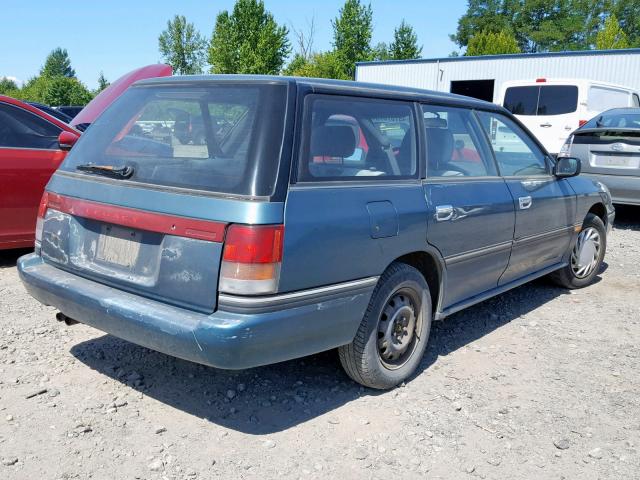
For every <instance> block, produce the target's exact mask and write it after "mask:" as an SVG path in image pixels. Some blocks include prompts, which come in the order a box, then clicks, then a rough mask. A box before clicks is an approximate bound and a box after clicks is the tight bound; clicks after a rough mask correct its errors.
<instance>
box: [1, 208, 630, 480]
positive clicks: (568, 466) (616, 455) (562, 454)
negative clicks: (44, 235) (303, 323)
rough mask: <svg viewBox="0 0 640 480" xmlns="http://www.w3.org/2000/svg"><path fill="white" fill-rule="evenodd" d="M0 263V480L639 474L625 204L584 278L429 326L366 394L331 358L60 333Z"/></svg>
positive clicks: (523, 292) (11, 265) (10, 262)
mask: <svg viewBox="0 0 640 480" xmlns="http://www.w3.org/2000/svg"><path fill="white" fill-rule="evenodd" d="M17 257H18V254H17V253H4V254H0V312H1V313H2V317H1V318H2V324H1V326H0V460H1V462H2V463H1V464H0V478H6V479H34V478H38V479H49V478H52V479H57V478H60V479H62V478H65V479H66V478H80V479H85V478H93V479H103V478H104V479H115V478H117V479H121V478H122V479H124V478H171V479H173V478H176V479H182V478H185V479H195V478H276V477H278V478H301V477H308V478H327V477H329V478H331V477H335V476H340V477H341V478H380V479H388V478H391V476H394V478H425V477H427V476H428V477H429V478H456V479H458V478H473V477H479V478H496V479H505V478H508V479H531V478H554V479H562V478H568V479H569V478H580V479H583V480H587V479H603V478H612V479H613V478H616V479H618V478H627V479H631V478H638V477H639V476H640V454H639V452H638V449H639V448H640V395H639V394H638V392H640V376H639V374H638V372H640V209H631V208H627V209H619V213H618V221H617V223H616V228H615V229H614V231H613V233H612V234H611V236H610V237H609V246H608V253H607V256H606V259H605V261H606V268H605V271H604V272H603V273H602V275H601V277H600V279H599V281H598V282H597V283H596V284H595V285H593V286H590V287H588V288H585V289H582V290H578V291H571V292H569V291H566V290H562V289H558V288H556V287H554V286H552V285H551V284H549V283H548V282H546V281H544V280H541V281H538V282H534V283H532V284H529V285H525V286H523V287H520V288H518V289H516V290H514V291H512V292H509V293H506V294H504V295H501V296H499V297H497V298H494V299H492V300H489V301H487V302H484V303H482V304H480V305H477V306H475V307H472V308H469V309H467V310H465V311H463V312H460V313H458V314H456V315H454V316H452V317H450V318H449V319H447V320H445V321H444V322H441V323H438V324H436V325H434V328H433V331H432V336H431V340H430V344H429V347H428V350H427V353H426V356H425V358H424V361H423V362H422V365H421V368H420V371H419V373H418V374H417V375H416V376H415V378H413V379H412V380H411V381H410V382H408V383H407V384H406V386H404V387H400V388H397V389H395V390H393V391H390V392H374V391H370V390H366V389H363V388H361V387H359V386H358V385H356V384H354V383H352V382H350V381H349V380H348V378H347V377H346V375H345V374H344V373H343V372H342V371H341V369H340V365H339V362H338V361H337V358H336V354H335V352H327V353H323V354H320V355H315V356H312V357H308V358H304V359H301V360H296V361H291V362H286V363H282V364H278V365H272V366H268V367H262V368H256V369H252V370H246V371H241V372H227V371H220V370H215V369H210V368H206V367H203V366H200V365H195V364H192V363H188V362H185V361H182V360H177V359H175V358H171V357H168V356H166V355H163V354H160V353H156V352H153V351H150V350H147V349H145V348H142V347H138V346H136V345H133V344H130V343H127V342H125V341H122V340H119V339H117V338H115V337H112V336H108V335H104V334H102V333H101V332H98V331H96V330H94V329H92V328H89V327H86V326H83V325H77V326H74V327H65V326H64V325H62V324H58V323H57V322H56V321H55V319H54V314H55V311H54V310H53V309H52V308H48V307H44V306H42V305H40V304H39V303H37V302H36V301H35V300H33V299H32V298H31V297H29V296H28V295H27V293H26V292H25V290H24V288H23V287H22V285H21V283H20V281H19V279H18V275H17V272H16V269H15V260H16V258H17Z"/></svg>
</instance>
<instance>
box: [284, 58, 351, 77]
mask: <svg viewBox="0 0 640 480" xmlns="http://www.w3.org/2000/svg"><path fill="white" fill-rule="evenodd" d="M292 66H294V65H293V62H292V63H291V64H290V65H289V67H287V75H293V76H297V77H311V78H335V79H341V80H349V79H350V77H348V76H347V75H346V74H345V72H344V69H343V64H342V61H341V59H340V58H339V57H338V54H337V53H336V52H323V53H313V54H311V57H310V58H309V60H306V61H304V62H299V63H298V64H297V65H295V68H291V67H292Z"/></svg>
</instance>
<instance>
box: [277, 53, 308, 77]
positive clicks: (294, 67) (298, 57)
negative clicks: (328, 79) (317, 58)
mask: <svg viewBox="0 0 640 480" xmlns="http://www.w3.org/2000/svg"><path fill="white" fill-rule="evenodd" d="M311 55H313V54H311ZM311 55H310V56H309V58H305V56H304V55H303V54H301V53H296V54H295V55H294V56H293V58H292V59H291V61H290V62H289V64H288V65H287V66H286V67H285V69H284V70H283V71H282V73H283V74H285V75H290V76H297V75H298V73H297V72H300V71H302V69H303V68H305V66H306V65H307V63H308V62H309V61H310V60H311Z"/></svg>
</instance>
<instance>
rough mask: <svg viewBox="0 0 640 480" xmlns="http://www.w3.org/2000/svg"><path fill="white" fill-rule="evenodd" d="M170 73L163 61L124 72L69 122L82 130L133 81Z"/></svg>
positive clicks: (171, 71) (169, 67)
mask: <svg viewBox="0 0 640 480" xmlns="http://www.w3.org/2000/svg"><path fill="white" fill-rule="evenodd" d="M172 73H173V69H172V68H171V66H170V65H165V64H163V63H156V64H153V65H147V66H145V67H141V68H136V69H135V70H132V71H130V72H128V73H125V74H124V75H122V76H121V77H120V78H118V79H117V80H116V81H114V82H112V83H111V84H109V86H108V87H107V88H105V89H104V90H102V91H101V92H100V93H99V94H98V95H96V97H95V98H94V99H93V100H91V101H90V102H89V103H88V104H87V105H86V106H85V107H84V108H83V109H82V110H80V112H78V114H77V115H76V116H75V117H73V119H72V120H71V121H70V122H69V124H70V125H71V126H73V127H75V128H77V129H79V130H81V131H84V130H86V128H87V126H89V125H90V124H92V123H93V122H94V121H95V119H96V118H97V117H98V116H99V115H100V114H101V113H102V112H104V111H105V110H106V109H107V107H108V106H109V105H111V104H112V103H113V102H114V101H115V100H116V99H117V98H118V97H119V96H120V95H122V93H123V92H124V91H125V90H126V89H127V88H129V87H130V86H131V85H133V84H134V83H135V82H137V81H139V80H145V79H147V78H156V77H168V76H170V75H171V74H172Z"/></svg>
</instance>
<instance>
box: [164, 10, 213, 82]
mask: <svg viewBox="0 0 640 480" xmlns="http://www.w3.org/2000/svg"><path fill="white" fill-rule="evenodd" d="M158 48H159V50H160V54H161V55H162V57H163V59H164V61H165V62H166V63H168V64H169V65H171V66H172V67H173V71H174V72H175V73H177V74H179V75H193V74H196V73H202V67H203V65H204V59H205V55H206V48H207V41H206V40H205V38H204V37H203V36H202V35H200V32H198V31H197V30H196V28H195V27H194V26H193V23H189V22H187V19H186V18H185V17H184V16H183V15H176V16H174V17H173V20H169V21H168V22H167V28H166V29H165V30H163V31H162V33H161V34H160V36H159V37H158Z"/></svg>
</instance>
